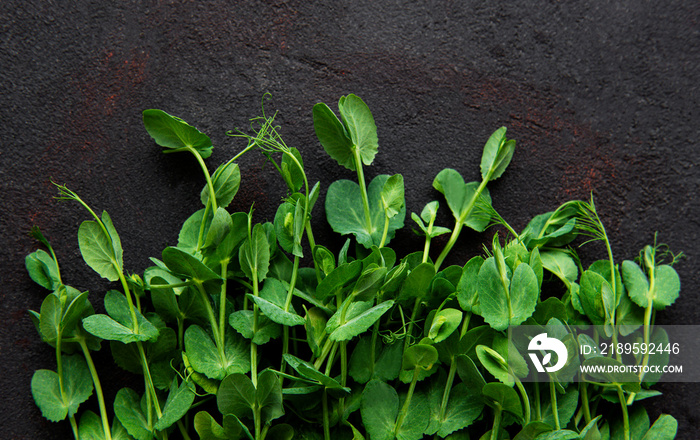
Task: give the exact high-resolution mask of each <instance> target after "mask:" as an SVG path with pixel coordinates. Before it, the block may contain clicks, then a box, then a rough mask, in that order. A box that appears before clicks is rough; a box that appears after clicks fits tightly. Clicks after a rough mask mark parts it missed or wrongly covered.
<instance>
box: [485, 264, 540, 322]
mask: <svg viewBox="0 0 700 440" xmlns="http://www.w3.org/2000/svg"><path fill="white" fill-rule="evenodd" d="M504 276H507V275H505V274H504ZM508 281H509V285H508V284H506V285H504V282H503V279H502V278H501V274H500V272H499V270H498V268H497V267H496V260H495V259H494V257H490V258H488V259H487V260H486V261H485V262H484V264H483V265H482V266H481V269H480V270H479V302H480V304H481V314H482V316H483V317H484V320H485V321H486V322H487V323H489V325H491V327H492V328H493V329H494V330H498V331H501V330H505V329H507V328H508V326H510V325H519V324H522V323H523V322H524V321H525V320H526V319H527V318H529V317H530V316H532V314H533V312H534V311H535V307H536V305H537V300H538V298H539V288H538V282H537V276H536V275H535V273H534V272H533V270H532V268H531V267H530V266H529V265H528V264H525V263H522V264H520V265H518V267H517V268H516V269H515V272H514V273H513V276H512V277H511V279H510V280H508ZM506 289H507V290H506Z"/></svg>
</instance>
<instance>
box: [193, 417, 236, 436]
mask: <svg viewBox="0 0 700 440" xmlns="http://www.w3.org/2000/svg"><path fill="white" fill-rule="evenodd" d="M223 425H224V426H223V427H222V426H221V425H219V424H218V423H217V422H216V420H214V418H213V417H212V416H211V415H209V413H208V412H206V411H199V412H198V413H197V414H195V416H194V430H195V431H197V434H199V438H200V439H201V440H230V439H238V438H240V437H241V436H242V435H243V429H242V428H241V425H240V423H238V420H237V419H236V418H235V416H233V415H224V423H223Z"/></svg>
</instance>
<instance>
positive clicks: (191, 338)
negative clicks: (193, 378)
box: [185, 325, 250, 380]
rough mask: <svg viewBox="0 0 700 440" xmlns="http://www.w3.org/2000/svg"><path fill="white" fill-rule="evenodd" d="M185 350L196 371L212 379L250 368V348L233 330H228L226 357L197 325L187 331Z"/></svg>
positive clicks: (244, 371) (225, 348) (243, 371)
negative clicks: (222, 356)
mask: <svg viewBox="0 0 700 440" xmlns="http://www.w3.org/2000/svg"><path fill="white" fill-rule="evenodd" d="M185 352H186V353H187V357H188V359H189V362H190V364H191V365H192V367H193V368H194V369H195V371H197V372H200V373H202V374H204V375H205V376H207V377H208V378H210V379H216V380H221V379H223V378H224V377H225V376H226V375H227V374H233V373H246V372H248V371H249V370H250V350H249V349H248V346H247V344H246V343H245V341H244V340H242V339H241V338H240V336H237V335H236V333H233V331H232V330H227V331H226V338H225V347H224V359H222V358H221V355H220V353H219V350H218V349H217V348H216V345H214V341H213V340H212V339H211V337H210V336H209V335H208V334H207V332H205V331H204V329H202V328H201V327H199V326H197V325H191V326H189V327H188V328H187V330H186V331H185Z"/></svg>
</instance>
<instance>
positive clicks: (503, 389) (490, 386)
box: [481, 383, 523, 418]
mask: <svg viewBox="0 0 700 440" xmlns="http://www.w3.org/2000/svg"><path fill="white" fill-rule="evenodd" d="M481 392H482V394H483V395H484V397H485V398H486V401H487V403H488V404H489V405H490V406H495V405H499V406H500V407H501V408H502V409H503V410H504V411H507V412H509V413H511V414H513V415H514V416H516V417H518V418H522V417H523V407H522V405H521V403H520V397H518V393H516V392H515V390H514V389H513V388H511V387H509V386H508V385H504V384H502V383H487V384H486V385H484V388H483V389H482V391H481Z"/></svg>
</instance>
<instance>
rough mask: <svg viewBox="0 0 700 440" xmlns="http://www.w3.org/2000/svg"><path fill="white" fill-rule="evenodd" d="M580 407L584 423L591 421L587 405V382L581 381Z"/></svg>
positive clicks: (589, 409)
mask: <svg viewBox="0 0 700 440" xmlns="http://www.w3.org/2000/svg"><path fill="white" fill-rule="evenodd" d="M580 388H581V408H582V409H583V419H584V420H585V421H586V425H588V424H589V423H591V420H593V418H592V417H591V408H590V406H589V405H588V384H587V383H586V382H581V386H580Z"/></svg>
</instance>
